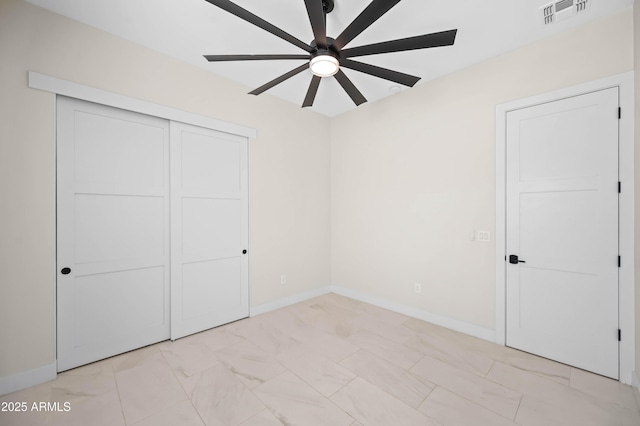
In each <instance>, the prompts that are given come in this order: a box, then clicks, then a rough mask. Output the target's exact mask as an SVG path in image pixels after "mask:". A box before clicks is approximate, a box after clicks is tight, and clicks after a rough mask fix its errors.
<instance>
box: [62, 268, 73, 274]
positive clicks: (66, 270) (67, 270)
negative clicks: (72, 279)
mask: <svg viewBox="0 0 640 426" xmlns="http://www.w3.org/2000/svg"><path fill="white" fill-rule="evenodd" d="M60 273H61V274H62V275H69V274H70V273H71V268H62V269H61V270H60Z"/></svg>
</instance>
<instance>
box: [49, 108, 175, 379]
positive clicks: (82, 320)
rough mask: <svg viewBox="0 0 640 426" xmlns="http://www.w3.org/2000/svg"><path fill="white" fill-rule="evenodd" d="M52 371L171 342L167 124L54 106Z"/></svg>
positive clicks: (115, 112) (108, 111) (130, 115)
mask: <svg viewBox="0 0 640 426" xmlns="http://www.w3.org/2000/svg"><path fill="white" fill-rule="evenodd" d="M57 102H58V103H57V176H58V181H57V245H58V247H57V267H58V272H57V317H58V324H57V326H58V333H57V347H58V355H57V356H58V371H64V370H67V369H70V368H73V367H76V366H79V365H82V364H87V363H89V362H93V361H96V360H99V359H102V358H106V357H109V356H112V355H115V354H119V353H122V352H126V351H129V350H132V349H135V348H139V347H141V346H145V345H148V344H151V343H155V342H158V341H162V340H166V339H168V338H169V296H170V294H169V278H170V276H169V275H170V274H169V255H170V247H169V243H170V241H169V123H168V121H166V120H162V119H159V118H155V117H150V116H146V115H142V114H137V113H133V112H130V111H124V110H120V109H116V108H111V107H106V106H103V105H97V104H92V103H89V102H84V101H79V100H74V99H69V98H63V97H58V101H57Z"/></svg>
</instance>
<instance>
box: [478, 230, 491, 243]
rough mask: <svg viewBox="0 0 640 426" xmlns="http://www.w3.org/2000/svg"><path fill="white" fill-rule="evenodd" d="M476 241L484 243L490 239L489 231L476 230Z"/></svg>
mask: <svg viewBox="0 0 640 426" xmlns="http://www.w3.org/2000/svg"><path fill="white" fill-rule="evenodd" d="M476 240H477V241H480V242H483V243H486V242H489V241H491V232H489V231H478V238H476Z"/></svg>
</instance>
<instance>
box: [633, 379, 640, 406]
mask: <svg viewBox="0 0 640 426" xmlns="http://www.w3.org/2000/svg"><path fill="white" fill-rule="evenodd" d="M631 386H633V393H634V395H635V396H636V402H637V403H638V408H640V378H638V372H637V371H632V372H631Z"/></svg>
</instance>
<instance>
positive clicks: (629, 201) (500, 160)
mask: <svg viewBox="0 0 640 426" xmlns="http://www.w3.org/2000/svg"><path fill="white" fill-rule="evenodd" d="M613 87H617V88H619V93H620V107H621V108H622V116H621V119H620V121H619V132H620V133H619V163H618V164H619V169H618V170H619V171H618V174H619V179H620V181H621V182H622V193H621V194H620V197H619V213H618V214H619V230H618V238H619V240H618V241H619V250H620V256H621V257H622V262H621V266H620V271H619V281H618V283H619V295H618V318H619V325H620V329H621V330H622V336H623V339H622V341H621V342H620V359H619V371H620V381H621V382H623V383H626V384H631V381H632V375H633V371H634V367H635V312H634V311H635V306H634V303H635V302H634V301H635V299H634V264H635V258H634V169H633V167H634V136H633V133H634V117H635V114H634V72H633V71H630V72H627V73H623V74H618V75H614V76H611V77H607V78H603V79H600V80H595V81H591V82H588V83H584V84H580V85H576V86H572V87H568V88H564V89H560V90H556V91H552V92H548V93H544V94H541V95H537V96H532V97H529V98H525V99H519V100H515V101H511V102H506V103H503V104H499V105H497V106H496V123H495V125H496V127H495V129H496V132H495V136H496V151H495V152H496V231H495V233H496V238H495V241H496V259H495V260H496V264H495V266H496V336H495V341H496V343H497V344H499V345H503V346H504V345H505V344H506V289H505V286H506V263H505V256H506V255H507V253H506V211H505V209H506V142H507V140H506V139H507V127H506V124H507V113H508V112H510V111H514V110H517V109H522V108H528V107H531V106H535V105H540V104H544V103H548V102H553V101H556V100H560V99H564V98H568V97H572V96H579V95H583V94H586V93H590V92H595V91H599V90H603V89H608V88H613Z"/></svg>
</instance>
